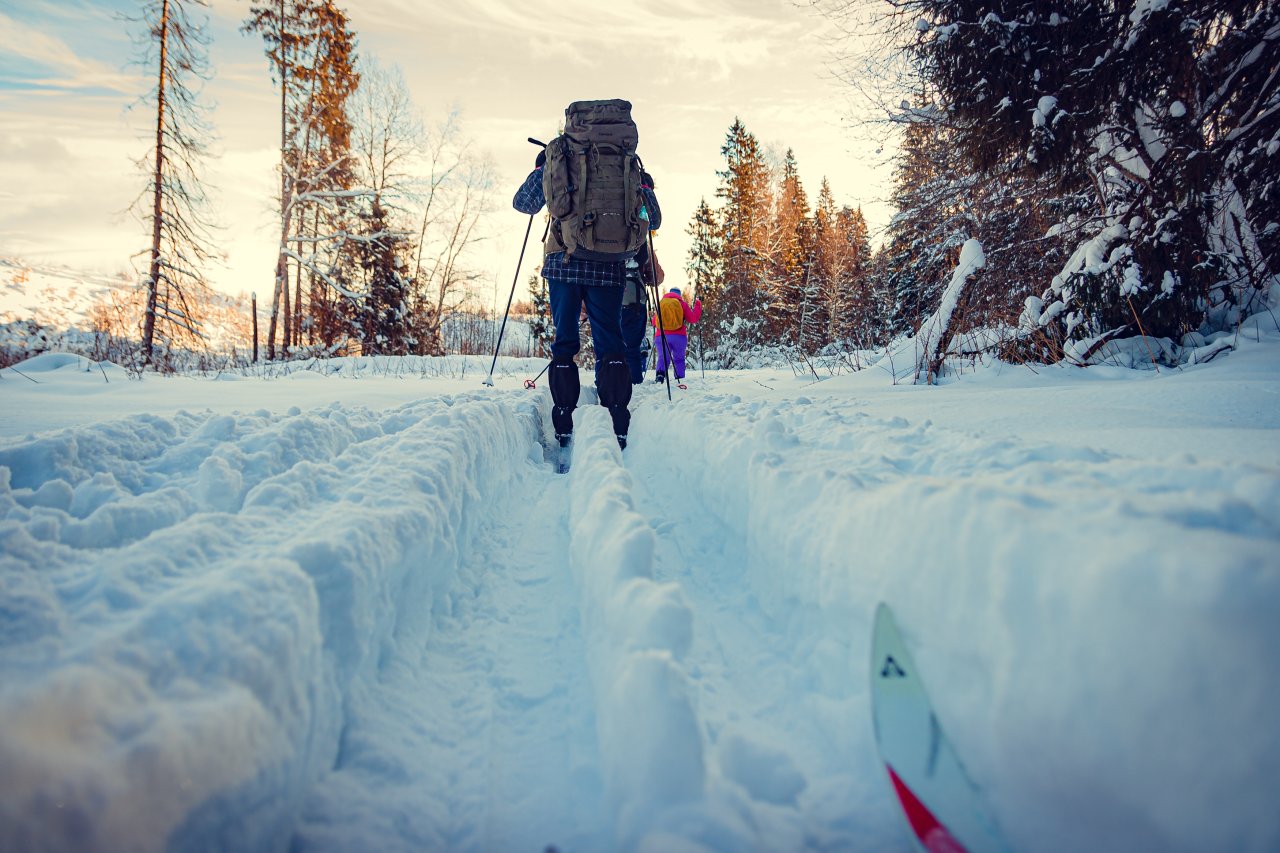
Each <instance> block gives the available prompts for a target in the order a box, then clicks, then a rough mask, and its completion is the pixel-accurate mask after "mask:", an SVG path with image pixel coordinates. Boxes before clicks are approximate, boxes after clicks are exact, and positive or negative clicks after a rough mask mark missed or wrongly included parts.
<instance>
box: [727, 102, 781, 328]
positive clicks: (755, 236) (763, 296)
mask: <svg viewBox="0 0 1280 853" xmlns="http://www.w3.org/2000/svg"><path fill="white" fill-rule="evenodd" d="M720 153H721V154H722V155H723V156H724V158H725V169H724V170H723V171H720V172H717V173H716V174H718V175H719V176H720V187H719V188H718V189H717V190H716V195H717V197H719V198H720V199H722V200H723V201H724V205H723V207H722V209H721V211H720V216H719V219H720V224H721V229H722V230H721V234H722V238H723V241H724V242H723V254H722V255H721V258H722V261H721V263H722V270H723V275H722V281H723V290H722V294H721V299H720V302H721V304H720V312H719V313H720V317H719V322H718V323H717V326H718V329H717V332H718V334H717V337H718V339H719V341H718V343H719V344H720V348H721V349H722V350H724V348H725V346H726V344H728V345H730V346H732V347H733V348H735V349H736V348H749V347H752V346H755V345H758V344H761V343H763V342H765V340H766V327H765V316H766V310H767V307H768V304H769V292H768V285H767V276H768V269H769V267H768V260H769V245H768V239H769V212H770V194H769V167H768V164H767V163H766V162H765V158H764V154H763V152H762V151H761V150H760V144H759V142H758V141H757V140H756V138H755V136H754V135H753V134H752V133H751V132H750V131H748V130H747V129H746V126H745V125H743V123H742V121H741V119H734V122H733V124H732V125H731V126H730V127H729V132H728V134H727V135H726V137H725V143H724V145H723V146H722V147H721V149H720Z"/></svg>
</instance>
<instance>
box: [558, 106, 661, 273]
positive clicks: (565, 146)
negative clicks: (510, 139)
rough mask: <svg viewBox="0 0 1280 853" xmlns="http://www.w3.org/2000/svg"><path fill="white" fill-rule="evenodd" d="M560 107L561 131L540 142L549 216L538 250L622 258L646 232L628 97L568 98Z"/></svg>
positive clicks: (587, 257) (589, 257)
mask: <svg viewBox="0 0 1280 853" xmlns="http://www.w3.org/2000/svg"><path fill="white" fill-rule="evenodd" d="M564 115H565V124H564V133H563V134H562V135H560V136H557V137H556V138H555V139H553V140H551V142H550V143H548V144H547V162H546V165H545V166H544V167H543V170H542V190H543V193H544V195H545V196H546V199H547V210H548V211H550V213H551V217H552V223H551V230H550V232H549V233H548V234H547V242H546V246H545V250H546V252H548V253H550V252H559V251H563V252H564V253H565V256H566V257H569V258H575V259H582V260H595V261H622V260H626V259H627V258H629V257H631V256H632V255H634V254H635V253H636V250H638V249H639V248H640V247H641V246H642V245H644V242H645V239H646V237H647V236H648V233H649V218H648V211H647V210H646V209H645V207H644V195H643V193H641V192H640V184H641V169H640V161H639V160H638V159H637V158H636V144H637V142H639V139H640V134H639V132H638V131H637V130H636V123H635V122H634V121H632V120H631V103H630V102H629V101H622V100H610V101H575V102H574V103H572V104H570V105H569V108H568V109H567V110H565V111H564Z"/></svg>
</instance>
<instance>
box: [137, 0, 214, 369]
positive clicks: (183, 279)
mask: <svg viewBox="0 0 1280 853" xmlns="http://www.w3.org/2000/svg"><path fill="white" fill-rule="evenodd" d="M192 6H198V7H202V8H204V7H207V3H206V2H205V0H152V2H149V3H147V4H146V5H145V6H144V7H143V12H142V17H141V18H140V19H138V20H140V21H141V23H143V24H144V25H145V27H146V35H145V37H144V38H143V39H142V42H143V44H144V48H143V50H144V57H145V58H144V59H143V62H144V63H145V64H148V65H150V64H151V63H152V62H154V63H155V68H156V87H155V89H154V90H153V91H152V92H151V94H150V95H149V96H148V98H147V99H146V100H148V101H152V100H153V101H154V103H155V108H156V122H155V142H154V146H153V148H152V150H151V153H150V155H149V156H148V157H145V158H143V159H142V160H141V161H140V165H141V166H143V168H145V169H146V170H147V173H148V177H149V183H148V186H147V188H146V190H144V191H143V193H142V195H140V196H139V198H138V200H137V202H135V208H141V209H143V210H145V211H146V212H145V213H144V214H143V215H142V219H143V220H144V221H145V222H147V223H148V224H149V225H150V226H151V246H150V248H149V249H148V250H145V251H144V253H143V254H146V255H147V256H148V259H149V260H148V265H147V277H146V280H145V288H146V307H145V308H144V310H143V321H142V352H143V358H144V359H145V361H146V363H148V364H152V363H154V351H155V344H156V338H157V335H159V336H160V337H162V338H163V339H165V340H183V339H185V340H188V341H196V340H198V339H200V337H201V335H200V331H199V322H200V318H199V308H198V306H199V304H200V303H201V302H202V301H206V300H205V299H204V297H205V292H206V291H207V285H206V283H205V279H204V273H203V266H204V265H205V263H206V262H207V261H208V260H209V258H210V256H211V250H210V248H209V245H210V243H211V242H212V240H211V237H210V233H209V232H210V225H209V223H208V221H207V220H206V219H205V217H204V210H205V208H206V207H207V199H206V196H205V193H204V189H203V187H202V184H201V181H200V166H201V161H202V160H203V159H204V157H205V156H207V152H208V143H207V140H208V138H209V136H210V128H209V125H208V122H207V121H206V119H205V113H206V109H207V108H206V107H205V106H204V105H202V104H201V103H200V102H199V101H198V94H199V83H201V82H203V81H205V80H207V79H209V67H208V59H207V55H206V50H207V46H208V38H207V36H206V35H205V32H204V27H205V23H206V22H200V23H195V22H193V21H192V19H191V17H190V14H189V9H190V8H191V7H192ZM148 203H149V204H148ZM148 208H149V209H148ZM157 330H159V331H157Z"/></svg>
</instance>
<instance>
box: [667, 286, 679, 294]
mask: <svg viewBox="0 0 1280 853" xmlns="http://www.w3.org/2000/svg"><path fill="white" fill-rule="evenodd" d="M667 293H674V294H675V295H676V296H679V295H680V288H678V287H673V288H671V289H670V290H668V291H667Z"/></svg>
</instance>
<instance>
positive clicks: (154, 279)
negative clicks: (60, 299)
mask: <svg viewBox="0 0 1280 853" xmlns="http://www.w3.org/2000/svg"><path fill="white" fill-rule="evenodd" d="M168 62H169V0H163V3H162V5H161V7H160V82H159V85H158V86H157V87H156V170H155V175H154V177H153V178H152V179H153V180H154V181H155V187H154V189H155V200H154V202H153V203H152V208H151V268H150V270H149V271H148V273H147V309H146V313H145V314H144V316H143V320H142V354H143V358H145V359H146V363H147V364H151V352H152V347H153V346H154V344H155V335H156V303H157V301H158V299H157V298H158V296H159V290H160V237H161V234H162V231H161V227H162V223H163V221H164V184H163V178H164V108H165V101H164V95H165V71H166V70H167V68H168Z"/></svg>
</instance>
